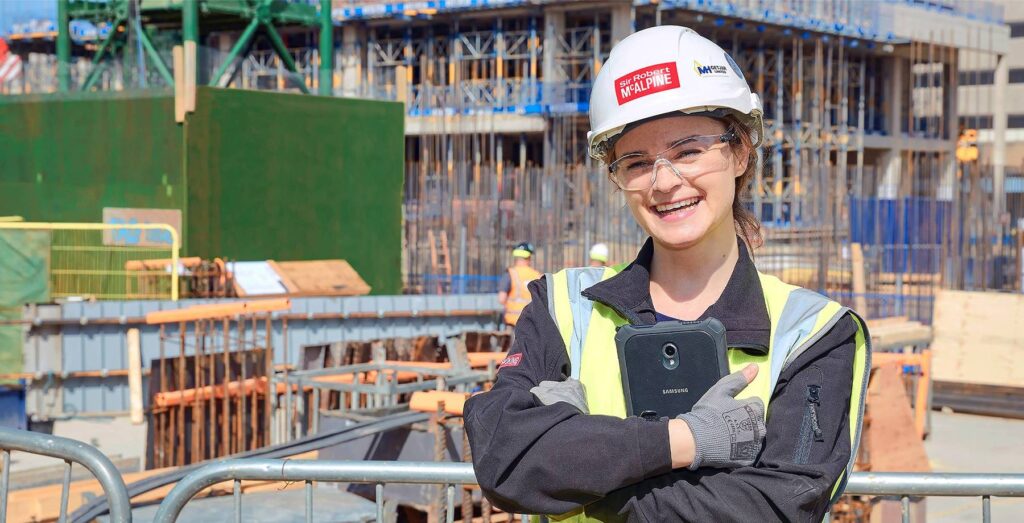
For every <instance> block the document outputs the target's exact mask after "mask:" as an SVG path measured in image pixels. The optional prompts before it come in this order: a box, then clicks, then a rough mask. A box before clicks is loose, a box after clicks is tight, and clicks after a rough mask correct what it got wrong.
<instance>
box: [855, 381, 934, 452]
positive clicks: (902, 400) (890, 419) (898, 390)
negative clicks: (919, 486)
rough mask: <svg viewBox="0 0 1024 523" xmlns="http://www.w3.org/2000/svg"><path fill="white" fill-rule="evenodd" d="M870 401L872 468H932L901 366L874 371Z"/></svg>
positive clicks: (870, 386) (868, 413)
mask: <svg viewBox="0 0 1024 523" xmlns="http://www.w3.org/2000/svg"><path fill="white" fill-rule="evenodd" d="M867 404H868V406H867V415H868V418H869V420H870V422H869V424H868V428H867V429H866V434H865V440H866V441H865V443H866V444H867V446H868V447H867V450H868V456H870V458H869V459H870V460H871V470H872V471H876V472H879V471H884V472H931V466H930V465H929V463H928V455H927V454H926V453H925V450H924V444H923V443H922V442H921V438H920V436H918V434H917V430H916V429H915V427H914V414H913V411H912V410H911V408H910V399H909V398H907V392H906V389H905V388H904V385H903V379H902V378H901V377H900V369H899V368H898V367H896V366H892V365H887V366H884V367H881V368H879V369H876V370H874V371H873V372H872V373H871V381H870V383H869V384H868V397H867Z"/></svg>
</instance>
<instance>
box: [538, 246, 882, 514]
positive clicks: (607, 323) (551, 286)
mask: <svg viewBox="0 0 1024 523" xmlns="http://www.w3.org/2000/svg"><path fill="white" fill-rule="evenodd" d="M626 265H628V264H622V265H617V266H614V267H586V268H579V269H565V270H563V271H560V272H558V273H555V274H553V275H552V274H547V281H548V309H549V310H550V312H551V315H552V317H553V318H554V319H555V323H556V324H557V325H558V330H559V332H560V333H561V334H562V340H563V341H564V342H565V347H566V350H567V351H568V352H569V361H570V364H571V367H572V369H571V372H572V377H573V378H575V379H578V380H580V381H581V382H582V383H583V385H584V387H585V389H586V396H587V406H588V407H589V409H590V413H591V414H604V415H608V416H618V417H620V418H625V417H626V401H625V398H624V396H623V393H622V387H620V386H609V385H618V384H620V383H621V378H620V376H619V359H618V353H617V349H616V346H615V329H616V328H617V327H619V326H621V325H624V324H626V323H627V321H626V320H625V319H624V318H622V317H621V316H619V315H618V314H617V313H616V312H615V311H613V310H612V309H611V308H609V307H608V306H606V305H604V304H602V303H596V302H592V301H590V300H589V299H587V298H585V297H584V296H582V295H581V294H580V293H581V292H582V291H584V290H585V289H587V288H588V287H590V286H591V285H593V284H595V283H597V282H599V281H602V280H607V279H608V278H610V277H612V276H614V275H616V274H618V273H619V272H620V271H621V270H622V269H623V268H625V267H626ZM758 276H759V277H760V280H761V289H762V290H763V291H764V299H765V305H766V306H767V308H768V316H769V318H770V321H771V333H770V341H769V347H768V354H765V355H761V354H752V353H749V352H744V351H743V350H741V349H732V348H730V349H729V351H728V356H729V371H730V372H736V371H737V370H739V369H741V368H743V367H744V366H746V365H747V364H748V363H756V364H757V365H758V367H759V369H758V371H759V372H758V373H757V377H756V378H755V379H754V381H753V382H752V383H751V384H750V385H748V386H747V388H746V389H744V390H743V391H741V392H740V393H739V394H738V395H737V396H736V397H737V398H749V397H758V398H761V401H763V402H764V405H765V412H766V414H765V415H766V416H768V415H770V413H771V404H770V401H771V396H772V391H774V390H775V385H776V383H777V382H778V380H779V375H780V374H781V373H782V371H783V369H785V368H786V366H788V365H789V364H790V363H792V362H793V361H794V360H795V359H796V358H797V357H798V356H800V355H801V354H803V353H804V351H806V350H807V349H808V348H810V347H811V346H812V345H813V344H814V343H815V342H817V341H818V340H819V339H821V337H822V336H824V335H825V334H826V333H828V331H829V330H830V329H831V328H832V327H833V326H835V324H836V323H837V322H838V321H839V320H840V319H841V318H842V317H843V315H844V314H846V313H847V312H851V311H850V309H848V308H846V307H843V306H842V305H840V304H838V303H836V302H834V301H832V300H829V299H828V298H826V297H824V296H822V295H820V294H818V293H815V292H812V291H809V290H807V289H803V288H800V287H796V286H793V285H789V284H786V283H783V282H782V281H781V280H779V279H778V278H776V277H774V276H769V275H766V274H761V273H758ZM853 317H854V319H855V320H856V322H857V326H858V329H857V334H856V345H857V347H856V352H855V355H854V365H853V391H852V394H851V396H850V461H849V463H848V464H847V467H846V472H845V473H844V474H843V475H842V476H840V478H839V479H838V480H837V481H836V484H835V485H834V486H833V488H832V501H833V502H835V500H836V499H838V497H839V496H840V495H841V494H842V490H843V487H844V486H845V484H846V481H847V479H848V477H849V474H850V473H851V472H852V471H853V464H854V461H855V460H856V456H857V446H858V445H859V443H860V427H861V419H862V417H863V415H864V397H865V390H866V388H867V382H868V373H869V372H870V370H871V361H870V360H871V347H870V341H871V340H870V338H869V337H868V336H867V329H866V328H865V326H864V321H863V320H862V319H861V318H860V317H859V316H857V315H856V314H853ZM541 519H543V518H541ZM547 519H550V520H552V521H572V522H596V521H599V520H597V519H594V518H592V517H588V516H587V515H586V514H584V513H583V512H582V511H581V510H577V511H574V512H570V513H568V514H562V515H560V516H547Z"/></svg>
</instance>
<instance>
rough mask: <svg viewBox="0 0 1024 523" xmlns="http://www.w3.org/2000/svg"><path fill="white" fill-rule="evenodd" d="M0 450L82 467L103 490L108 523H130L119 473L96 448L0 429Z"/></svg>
mask: <svg viewBox="0 0 1024 523" xmlns="http://www.w3.org/2000/svg"><path fill="white" fill-rule="evenodd" d="M0 449H4V450H18V451H22V452H29V453H32V454H39V455H42V456H50V457H52V458H59V459H63V460H66V461H74V462H76V463H79V464H81V465H82V466H84V467H85V468H87V469H89V472H92V474H93V475H94V476H96V479H97V480H98V481H99V483H100V486H101V487H102V488H103V493H104V494H106V496H107V500H108V502H109V503H110V521H111V522H113V523H131V521H132V508H131V502H130V500H129V497H128V489H127V487H126V486H125V484H124V480H123V479H121V473H120V472H119V471H118V470H117V467H115V466H114V464H113V463H111V461H110V459H109V458H107V456H105V455H104V454H103V453H102V452H100V451H99V450H98V449H96V447H93V446H91V445H87V444H85V443H82V442H81V441H76V440H73V439H68V438H61V437H59V436H51V435H49V434H42V433H38V432H29V431H25V430H15V429H9V428H4V427H0ZM65 476H66V478H65V479H70V476H67V475H66V474H65ZM4 494H5V495H6V492H5V493H4Z"/></svg>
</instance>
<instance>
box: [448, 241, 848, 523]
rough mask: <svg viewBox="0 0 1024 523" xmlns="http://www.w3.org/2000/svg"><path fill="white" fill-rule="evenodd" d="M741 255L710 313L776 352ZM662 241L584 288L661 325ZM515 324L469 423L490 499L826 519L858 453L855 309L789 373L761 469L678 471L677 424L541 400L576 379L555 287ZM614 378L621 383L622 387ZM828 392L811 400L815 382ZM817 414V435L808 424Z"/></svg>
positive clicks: (743, 338)
mask: <svg viewBox="0 0 1024 523" xmlns="http://www.w3.org/2000/svg"><path fill="white" fill-rule="evenodd" d="M740 251H741V252H740V257H739V261H738V262H737V263H736V267H735V268H734V269H733V273H732V276H731V277H730V279H729V282H728V283H727V285H726V288H725V290H724V291H723V292H722V296H721V297H720V298H719V300H718V301H717V302H716V303H715V304H713V305H712V306H711V307H709V308H708V310H707V311H706V312H705V313H704V315H703V316H702V318H701V319H703V318H706V317H714V318H717V319H719V320H720V321H721V322H722V323H723V324H724V325H725V327H726V330H727V334H726V337H727V340H728V345H729V347H743V350H753V351H767V350H768V349H767V348H768V344H769V335H770V321H769V317H768V311H767V309H766V307H765V301H764V294H763V292H762V289H761V284H760V280H759V278H758V275H757V270H756V268H755V267H754V263H753V261H752V260H751V259H750V256H749V254H748V253H747V250H746V248H745V247H743V245H742V242H741V246H740ZM652 254H653V243H652V241H651V240H650V239H648V241H647V243H646V244H645V245H644V247H643V248H642V249H641V250H640V253H639V254H638V256H637V258H636V260H634V261H633V262H632V263H631V264H630V265H629V266H627V267H626V268H625V269H624V270H623V271H622V272H621V273H619V274H617V275H615V276H613V277H611V278H609V279H607V280H605V281H602V282H600V283H597V284H595V285H594V286H592V287H590V289H588V290H586V291H584V293H583V294H584V296H586V297H587V298H589V299H591V300H595V301H599V302H601V303H603V304H605V305H607V306H608V307H611V308H612V309H613V310H615V311H616V312H617V313H618V314H619V315H621V316H622V317H623V318H625V319H627V320H628V321H629V322H630V323H632V324H639V325H649V324H653V323H655V322H656V320H655V311H654V306H653V303H652V301H651V296H650V271H649V269H650V264H651V256H652ZM529 288H530V292H531V294H532V302H531V303H530V304H529V305H528V306H527V307H526V309H525V310H524V311H523V314H522V316H521V317H520V319H519V323H518V324H517V325H516V327H515V342H514V344H513V346H512V348H511V350H510V355H514V354H520V356H513V357H510V358H507V359H506V362H507V364H506V365H504V366H503V367H502V368H501V369H500V370H499V372H498V378H497V380H496V381H495V383H494V387H493V389H492V390H490V391H488V392H485V393H482V394H477V395H475V396H473V397H472V398H470V399H469V401H468V402H467V403H466V407H465V426H466V430H467V432H468V435H469V442H470V446H471V449H472V454H473V466H474V469H475V471H476V475H477V479H478V481H479V482H480V486H481V488H482V489H483V492H484V494H485V495H486V496H487V498H488V499H489V500H491V502H492V503H493V504H494V505H495V506H497V507H499V508H501V509H504V510H507V511H512V512H519V513H529V514H562V513H565V512H568V511H571V510H575V509H577V508H579V507H581V506H586V509H587V512H588V513H589V514H591V515H594V516H596V517H600V518H602V519H603V520H605V521H609V520H616V519H622V520H628V521H650V522H661V521H744V522H747V521H755V520H757V521H775V520H778V521H815V522H819V521H821V520H822V518H823V516H824V514H825V513H826V512H827V511H828V508H829V507H828V501H829V498H830V494H831V490H832V486H833V484H834V483H835V481H836V479H837V478H838V477H839V475H840V474H841V473H842V472H843V470H844V469H845V467H846V464H847V462H848V460H849V457H850V438H849V432H848V426H849V415H848V414H849V408H850V394H851V387H852V382H853V357H854V352H855V340H854V336H855V334H856V330H857V326H856V323H855V322H854V320H853V318H852V317H851V316H850V315H849V314H847V316H846V317H844V318H842V319H841V320H840V321H839V322H838V323H837V324H836V325H835V326H834V327H832V329H831V330H830V331H829V332H828V333H827V334H826V335H825V336H823V337H822V338H821V339H820V340H819V341H818V342H816V343H815V344H814V345H813V346H812V347H810V348H809V349H808V350H807V351H806V352H804V353H803V354H802V355H800V356H799V357H798V358H797V359H796V360H795V361H794V362H793V363H791V364H790V365H789V366H788V367H787V368H786V369H785V370H784V371H783V372H782V374H781V375H780V377H779V380H778V383H777V385H776V387H775V390H774V392H773V393H772V399H771V404H770V405H771V406H770V408H769V417H768V420H767V435H766V438H765V442H764V448H763V449H762V451H761V454H760V456H758V458H757V460H756V462H755V463H754V465H753V466H749V467H741V468H735V469H713V468H701V469H699V470H697V471H689V470H686V469H679V470H672V465H671V453H670V449H669V438H668V423H667V421H647V420H643V419H640V418H637V417H630V418H626V419H620V418H616V417H612V416H599V415H584V414H582V413H581V412H580V411H579V410H577V409H576V408H575V407H572V406H571V405H569V404H567V403H556V404H554V405H544V404H542V403H541V402H540V401H539V400H538V399H537V398H536V397H535V396H534V395H533V394H531V393H530V389H531V388H532V387H534V386H536V385H537V384H539V383H540V382H541V381H545V380H556V381H558V380H564V379H566V377H567V376H568V375H569V357H568V354H567V351H566V348H565V344H564V343H563V342H562V337H561V335H560V334H559V331H558V327H557V325H556V324H555V322H554V320H553V319H552V318H551V315H550V313H549V312H548V310H547V293H548V288H547V281H546V278H541V279H539V280H537V281H534V282H532V283H531V284H530V285H529ZM609 386H620V385H619V384H618V383H615V384H609ZM812 388H817V395H816V396H815V397H814V400H813V401H812V398H811V393H810V390H811V389H812ZM812 416H813V417H816V419H817V424H818V428H819V429H820V430H819V431H817V432H815V431H810V430H807V427H808V426H809V421H810V419H811V417H812Z"/></svg>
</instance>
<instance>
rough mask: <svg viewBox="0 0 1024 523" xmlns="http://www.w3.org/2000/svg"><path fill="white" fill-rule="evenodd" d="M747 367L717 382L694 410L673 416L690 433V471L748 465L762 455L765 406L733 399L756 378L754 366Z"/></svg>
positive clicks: (759, 400) (759, 403)
mask: <svg viewBox="0 0 1024 523" xmlns="http://www.w3.org/2000/svg"><path fill="white" fill-rule="evenodd" d="M749 367H750V366H748V368H746V369H743V370H740V371H737V372H734V373H732V374H730V375H728V376H726V377H724V378H722V379H720V380H718V383H716V384H715V385H714V386H713V387H711V388H710V389H708V391H707V392H706V393H704V395H703V396H701V398H700V400H698V401H697V404H696V405H694V406H693V410H691V411H690V412H687V413H685V414H680V415H678V416H676V417H677V418H678V419H681V420H683V421H685V422H686V424H687V425H689V427H690V432H691V433H692V434H693V441H694V444H695V446H696V452H695V455H694V457H693V463H691V464H690V467H689V468H690V470H697V469H698V468H700V467H715V468H731V467H745V466H749V465H752V464H753V463H754V459H755V458H756V457H757V455H758V453H760V452H761V445H763V444H764V432H765V427H764V403H763V402H762V401H761V399H760V398H747V399H742V400H737V399H736V395H737V394H739V393H740V391H741V390H743V389H744V388H746V386H747V384H748V383H750V382H751V381H752V380H753V379H754V376H757V371H756V369H757V367H756V366H754V368H753V369H750V368H749ZM745 373H746V374H745Z"/></svg>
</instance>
